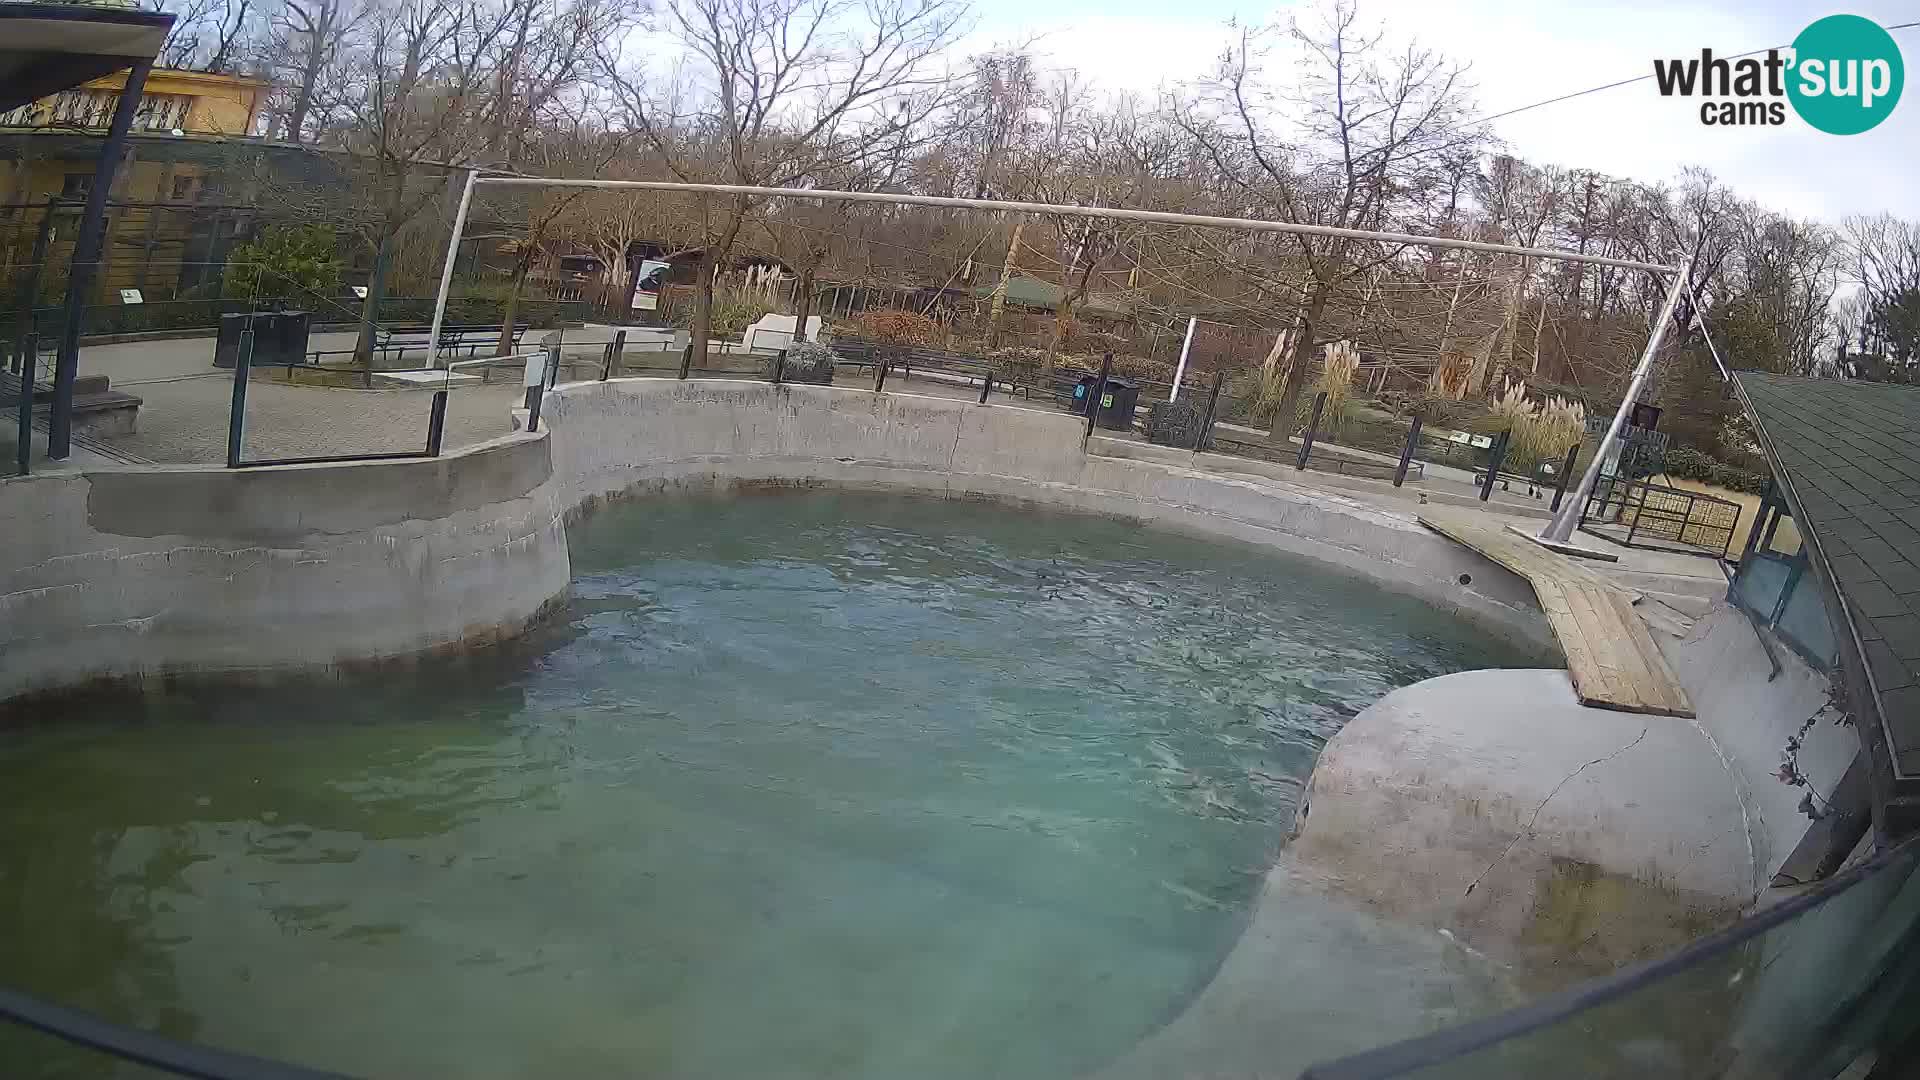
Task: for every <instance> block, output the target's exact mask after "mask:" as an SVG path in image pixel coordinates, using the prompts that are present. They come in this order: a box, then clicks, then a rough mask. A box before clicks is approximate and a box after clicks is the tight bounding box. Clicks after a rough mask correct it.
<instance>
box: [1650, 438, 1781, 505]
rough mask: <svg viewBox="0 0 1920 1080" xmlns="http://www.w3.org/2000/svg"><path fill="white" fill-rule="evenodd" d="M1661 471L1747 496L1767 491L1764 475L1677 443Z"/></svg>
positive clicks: (1668, 454) (1668, 453) (1671, 475)
mask: <svg viewBox="0 0 1920 1080" xmlns="http://www.w3.org/2000/svg"><path fill="white" fill-rule="evenodd" d="M1663 471H1664V472H1665V473H1666V475H1667V476H1670V477H1673V478H1674V479H1677V480H1693V481H1695V482H1697V483H1702V484H1713V485H1715V486H1716V487H1723V488H1726V489H1727V490H1729V491H1744V492H1746V493H1747V494H1749V495H1759V494H1761V493H1763V492H1765V491H1766V490H1767V480H1768V477H1767V474H1765V473H1756V472H1749V471H1747V470H1745V469H1741V468H1738V467H1736V466H1733V465H1728V464H1727V463H1725V462H1723V461H1719V460H1717V459H1715V458H1713V457H1710V456H1708V455H1706V454H1703V453H1701V452H1700V451H1698V450H1695V449H1693V448H1692V447H1686V446H1676V447H1673V448H1671V449H1669V450H1668V451H1667V456H1666V464H1665V468H1664V470H1663Z"/></svg>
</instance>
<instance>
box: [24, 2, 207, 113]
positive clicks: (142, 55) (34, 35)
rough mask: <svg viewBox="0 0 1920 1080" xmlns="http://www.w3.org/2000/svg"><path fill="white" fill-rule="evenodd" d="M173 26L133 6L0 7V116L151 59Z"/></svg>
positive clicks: (170, 19) (169, 18)
mask: <svg viewBox="0 0 1920 1080" xmlns="http://www.w3.org/2000/svg"><path fill="white" fill-rule="evenodd" d="M172 25H173V16H171V15H168V14H165V13H164V12H157V11H139V10H135V9H134V8H132V7H131V6H120V5H110V4H40V3H33V4H10V3H0V112H6V111H7V110H9V109H13V108H17V107H19V106H21V105H25V104H26V103H27V102H30V101H34V100H37V99H39V98H43V97H46V96H47V95H48V94H56V93H59V92H60V91H62V90H65V89H67V88H68V87H71V86H78V85H80V84H81V83H84V82H88V81H90V80H92V79H97V78H99V77H100V76H102V75H106V74H108V73H110V72H114V71H119V70H120V69H122V68H126V67H130V66H132V65H133V63H134V62H135V61H138V60H151V59H152V58H153V56H154V54H156V53H158V52H159V51H160V45H161V43H162V42H164V41H165V40H166V37H167V29H168V27H171V26H172Z"/></svg>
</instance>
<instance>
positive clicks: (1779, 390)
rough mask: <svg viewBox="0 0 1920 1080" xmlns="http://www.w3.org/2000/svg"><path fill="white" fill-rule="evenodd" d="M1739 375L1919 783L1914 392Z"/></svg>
mask: <svg viewBox="0 0 1920 1080" xmlns="http://www.w3.org/2000/svg"><path fill="white" fill-rule="evenodd" d="M1735 378H1737V379H1738V380H1739V383H1740V388H1741V390H1742V391H1744V394H1745V397H1746V400H1747V402H1748V403H1749V405H1750V406H1751V409H1752V412H1753V414H1754V416H1753V418H1754V420H1755V421H1756V422H1757V423H1758V425H1759V427H1760V430H1761V434H1762V442H1763V445H1765V446H1766V448H1767V450H1768V456H1769V457H1771V458H1772V459H1773V462H1774V465H1775V467H1776V469H1778V470H1779V471H1782V472H1784V473H1785V474H1786V480H1787V485H1786V489H1787V490H1786V495H1787V498H1788V502H1789V504H1790V506H1791V507H1792V510H1793V514H1794V520H1795V522H1796V523H1797V525H1798V526H1799V528H1800V531H1801V533H1802V535H1803V536H1804V535H1806V534H1808V533H1811V534H1812V536H1813V539H1814V541H1815V544H1814V547H1815V548H1816V549H1817V553H1818V554H1819V555H1824V556H1825V559H1826V564H1827V568H1828V570H1829V571H1830V573H1831V578H1830V580H1831V581H1832V582H1833V583H1834V584H1835V585H1836V586H1837V587H1838V589H1839V594H1840V596H1841V598H1842V600H1843V601H1844V602H1845V607H1846V614H1847V616H1848V620H1849V621H1850V622H1851V623H1852V624H1853V627H1854V630H1855V632H1856V633H1857V634H1858V636H1859V639H1860V642H1861V650H1862V651H1863V652H1864V654H1865V655H1864V657H1863V658H1862V659H1863V661H1864V663H1865V666H1866V668H1867V670H1868V672H1870V674H1871V676H1872V683H1871V687H1872V690H1873V692H1874V693H1875V694H1876V695H1877V697H1878V704H1879V713H1880V721H1881V724H1882V726H1883V730H1884V733H1885V738H1886V741H1887V747H1888V750H1889V753H1890V756H1891V757H1892V759H1893V762H1894V764H1895V766H1896V775H1898V774H1905V775H1906V776H1908V777H1913V778H1916V779H1920V387H1906V386H1893V385H1889V384H1886V383H1870V382H1857V381H1851V380H1849V381H1841V380H1834V379H1799V378H1792V377H1789V376H1785V375H1770V374H1766V373H1764V372H1755V371H1741V372H1736V373H1735ZM1835 630H1836V631H1837V634H1836V636H1837V637H1838V638H1839V639H1840V647H1841V650H1842V652H1843V654H1844V653H1847V652H1850V651H1852V642H1851V641H1850V637H1851V635H1849V634H1848V633H1847V631H1846V629H1845V628H1844V627H1835Z"/></svg>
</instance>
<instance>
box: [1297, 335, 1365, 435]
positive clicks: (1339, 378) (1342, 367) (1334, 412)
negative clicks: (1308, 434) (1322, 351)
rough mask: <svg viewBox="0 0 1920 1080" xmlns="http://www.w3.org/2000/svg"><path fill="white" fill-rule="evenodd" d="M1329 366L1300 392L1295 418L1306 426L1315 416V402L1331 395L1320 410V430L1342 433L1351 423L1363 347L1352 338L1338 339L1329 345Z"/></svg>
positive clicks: (1327, 351)
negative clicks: (1355, 384) (1354, 383)
mask: <svg viewBox="0 0 1920 1080" xmlns="http://www.w3.org/2000/svg"><path fill="white" fill-rule="evenodd" d="M1326 355H1327V366H1326V367H1325V369H1323V370H1322V371H1321V372H1320V376H1319V378H1317V379H1315V380H1314V381H1313V385H1312V386H1310V387H1308V388H1307V392H1306V393H1304V394H1302V395H1300V401H1299V404H1298V405H1297V406H1296V411H1295V414H1294V422H1295V423H1296V424H1297V425H1298V426H1299V427H1300V428H1302V429H1305V428H1306V426H1307V424H1309V423H1310V422H1312V420H1313V404H1314V402H1315V401H1317V400H1319V398H1320V395H1321V394H1325V395H1327V404H1326V407H1325V408H1324V409H1322V410H1321V412H1320V432H1321V434H1323V435H1334V434H1338V433H1339V432H1340V431H1341V430H1342V429H1344V428H1345V427H1346V426H1347V421H1348V420H1350V419H1352V415H1353V400H1352V398H1353V373H1354V371H1355V370H1357V369H1358V368H1359V367H1360V351H1359V350H1358V349H1355V348H1354V347H1353V343H1352V342H1348V341H1336V342H1334V343H1333V344H1331V345H1329V346H1327V350H1326Z"/></svg>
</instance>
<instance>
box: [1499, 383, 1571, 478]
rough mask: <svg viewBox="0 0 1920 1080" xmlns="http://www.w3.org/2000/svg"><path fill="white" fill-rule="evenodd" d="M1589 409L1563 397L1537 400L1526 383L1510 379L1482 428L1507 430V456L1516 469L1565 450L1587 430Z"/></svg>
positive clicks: (1536, 463)
mask: <svg viewBox="0 0 1920 1080" xmlns="http://www.w3.org/2000/svg"><path fill="white" fill-rule="evenodd" d="M1586 424H1587V410H1586V408H1585V407H1583V406H1582V405H1580V404H1579V403H1578V402H1573V401H1568V400H1567V399H1566V398H1563V397H1558V396H1555V397H1552V398H1549V399H1547V400H1546V401H1534V400H1533V399H1532V398H1529V397H1528V396H1527V384H1526V383H1523V382H1514V381H1509V382H1508V383H1507V385H1506V387H1505V388H1504V389H1503V390H1502V391H1501V392H1500V394H1499V396H1497V397H1495V398H1494V399H1493V400H1492V401H1491V402H1489V403H1488V405H1487V418H1486V419H1485V420H1484V421H1482V423H1481V425H1480V427H1481V429H1482V430H1483V431H1491V432H1497V431H1504V432H1506V433H1507V460H1508V461H1509V462H1511V463H1512V464H1513V466H1514V467H1515V468H1516V469H1532V468H1533V467H1535V466H1537V465H1539V464H1540V463H1541V462H1543V461H1551V460H1553V459H1554V458H1557V457H1559V456H1560V455H1561V454H1564V453H1566V451H1567V447H1569V446H1572V445H1573V444H1574V443H1576V442H1579V441H1580V438H1581V436H1582V435H1583V434H1584V433H1585V432H1586Z"/></svg>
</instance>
